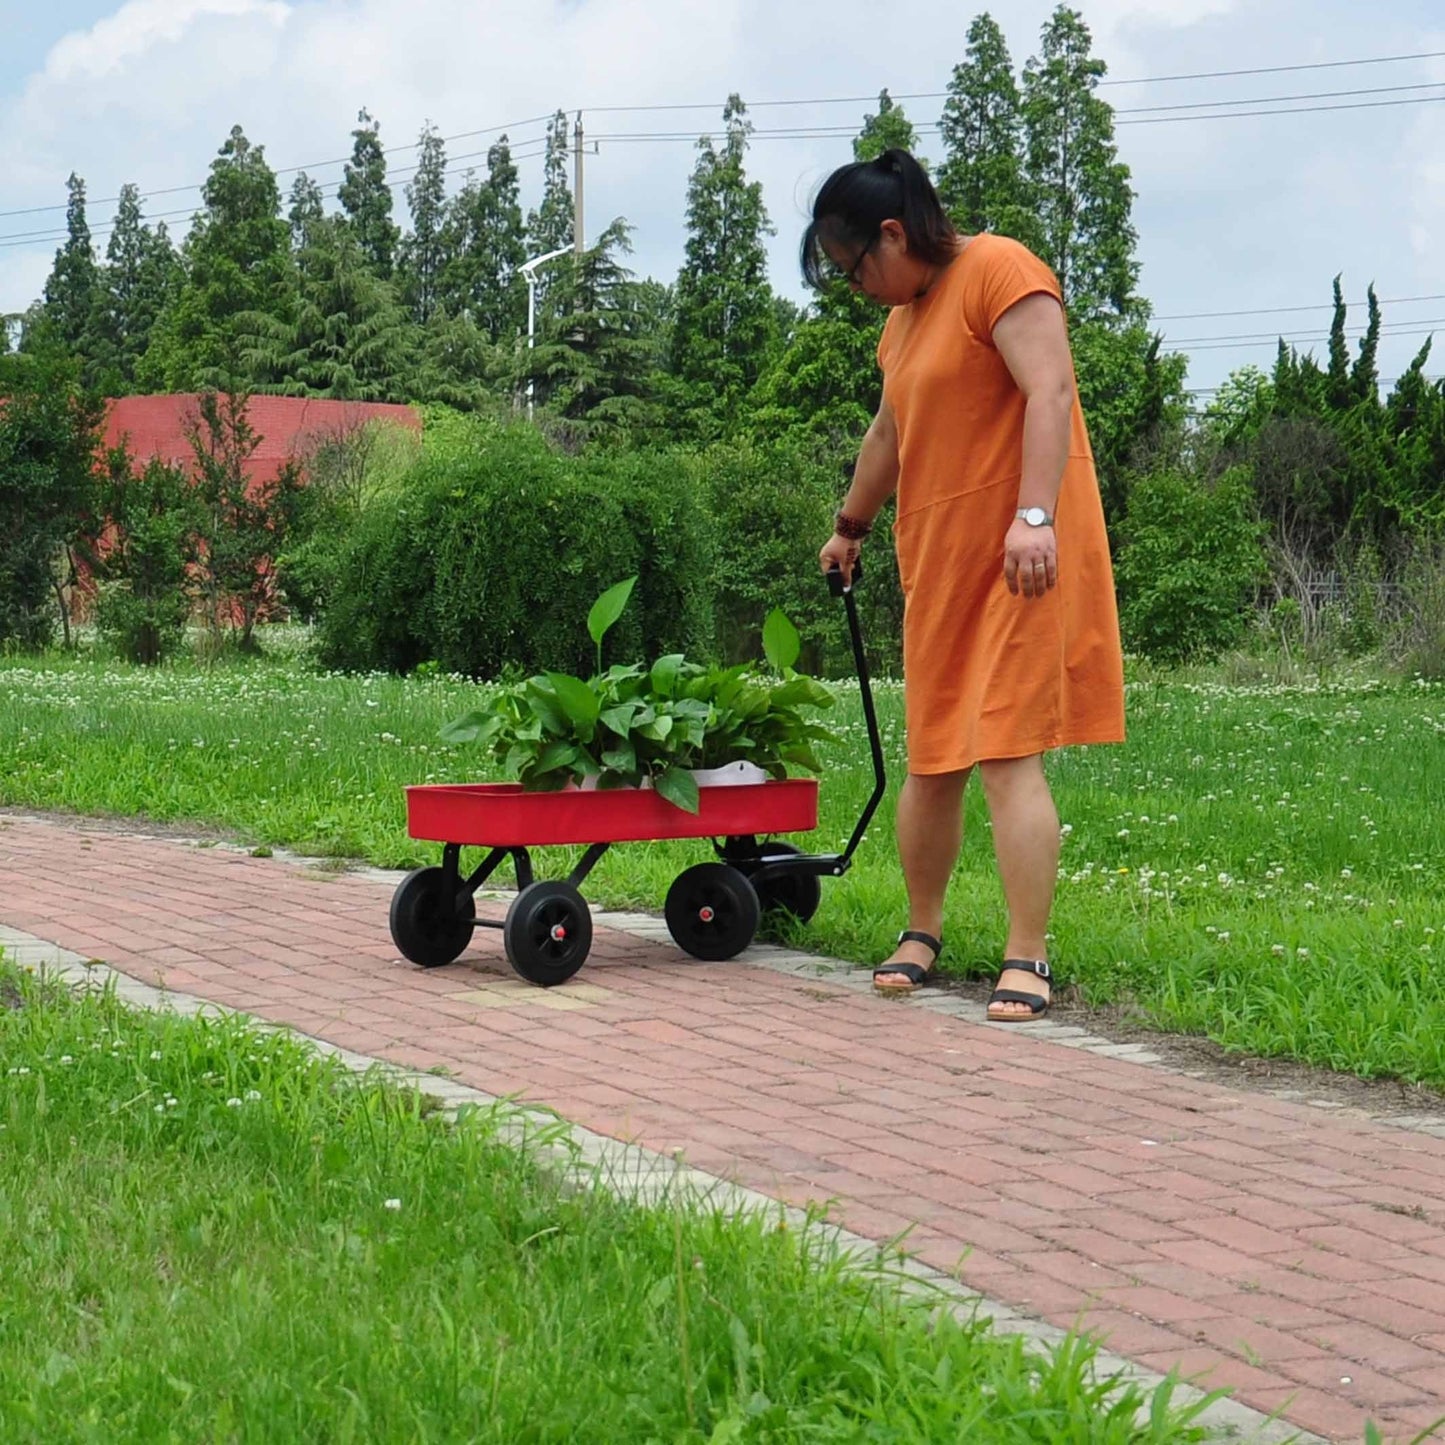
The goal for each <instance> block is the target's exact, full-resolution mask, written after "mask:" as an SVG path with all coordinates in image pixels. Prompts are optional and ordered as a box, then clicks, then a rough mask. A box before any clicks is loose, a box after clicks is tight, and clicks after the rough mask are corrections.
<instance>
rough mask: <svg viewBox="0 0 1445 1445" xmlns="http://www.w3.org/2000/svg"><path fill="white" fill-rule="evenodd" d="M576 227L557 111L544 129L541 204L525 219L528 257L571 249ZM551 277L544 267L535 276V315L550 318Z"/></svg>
mask: <svg viewBox="0 0 1445 1445" xmlns="http://www.w3.org/2000/svg"><path fill="white" fill-rule="evenodd" d="M576 223H577V216H576V207H575V206H574V204H573V201H572V192H571V190H570V189H569V188H568V185H567V117H566V116H565V115H564V114H563V113H562V112H561V111H560V110H559V111H558V112H557V114H556V115H554V116H553V117H552V123H551V125H550V126H548V128H547V158H546V161H545V162H544V165H543V172H542V203H541V205H540V206H538V207H537V209H536V210H535V211H530V212H528V215H527V253H528V255H532V256H545V255H546V254H547V253H548V252H549V251H559V250H561V249H562V248H563V247H565V246H570V245H571V244H572V241H573V237H574V235H575V227H576ZM552 287H553V276H552V273H551V272H550V271H548V270H547V269H546V268H545V267H544V268H543V269H542V270H541V271H540V272H539V273H538V275H537V314H538V315H539V316H546V315H548V314H549V307H550V304H551V302H550V297H551V294H552Z"/></svg>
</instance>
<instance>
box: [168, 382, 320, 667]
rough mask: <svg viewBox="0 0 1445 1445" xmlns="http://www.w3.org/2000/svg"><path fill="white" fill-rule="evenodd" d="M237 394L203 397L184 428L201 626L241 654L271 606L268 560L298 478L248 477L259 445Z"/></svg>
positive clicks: (289, 472) (275, 552) (292, 474)
mask: <svg viewBox="0 0 1445 1445" xmlns="http://www.w3.org/2000/svg"><path fill="white" fill-rule="evenodd" d="M249 403H250V397H249V396H248V395H247V394H246V393H244V392H233V393H226V394H218V393H216V392H207V393H205V394H204V395H202V397H201V398H200V402H199V405H198V407H197V410H196V413H195V415H194V416H193V417H192V418H191V420H190V424H189V426H188V428H187V439H188V440H189V442H190V445H191V451H192V454H193V455H194V457H195V470H196V475H195V499H196V503H197V507H198V517H199V522H198V532H199V536H200V545H199V548H198V552H199V555H200V565H199V572H198V581H199V588H200V593H201V597H202V599H203V601H204V604H205V616H206V622H207V625H208V626H209V627H210V628H211V630H212V633H213V635H214V636H216V637H217V638H220V637H223V636H224V635H226V634H227V633H228V632H232V633H234V634H235V636H236V641H237V645H238V646H239V647H240V648H241V650H242V651H250V650H251V649H253V648H254V646H255V644H254V642H253V640H252V633H253V631H254V629H255V626H256V622H257V619H258V618H259V617H260V616H261V614H262V612H263V611H264V610H265V609H266V608H267V607H268V606H270V605H272V604H273V603H274V601H275V598H276V589H277V575H276V569H275V566H274V560H273V559H275V558H276V557H278V556H280V555H281V554H282V553H283V552H284V550H285V548H286V543H287V539H288V536H289V533H290V530H291V525H292V522H293V520H294V518H295V515H296V509H297V506H298V504H299V498H300V493H301V487H302V482H301V471H300V468H299V467H298V466H297V465H296V463H295V462H294V461H293V462H287V463H286V464H285V465H284V466H282V467H281V468H280V470H279V471H278V472H277V473H276V475H275V476H274V477H269V478H268V477H264V476H260V475H255V476H253V475H252V465H251V464H252V458H253V457H254V456H255V453H256V448H257V447H258V446H259V445H260V444H261V438H260V436H259V435H258V434H257V432H256V431H255V429H254V428H253V427H252V426H251V424H250V422H249V420H248V419H247V415H246V412H247V407H248V405H249Z"/></svg>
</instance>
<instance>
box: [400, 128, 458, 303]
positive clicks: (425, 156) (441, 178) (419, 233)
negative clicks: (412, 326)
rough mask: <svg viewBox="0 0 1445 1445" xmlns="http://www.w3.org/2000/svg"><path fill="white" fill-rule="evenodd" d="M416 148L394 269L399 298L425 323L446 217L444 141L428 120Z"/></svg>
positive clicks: (436, 278) (434, 298)
mask: <svg viewBox="0 0 1445 1445" xmlns="http://www.w3.org/2000/svg"><path fill="white" fill-rule="evenodd" d="M418 151H419V153H418V157H417V170H416V174H415V175H414V176H413V177H412V178H411V180H409V181H408V182H407V185H406V203H407V205H408V206H409V207H410V208H411V233H410V234H409V235H408V236H407V237H406V238H405V240H403V241H402V243H401V247H400V254H399V257H398V268H397V269H398V271H399V273H400V275H399V279H400V281H401V294H402V299H403V300H404V301H405V303H406V304H407V306H408V307H410V309H411V314H412V317H413V319H414V320H415V321H417V322H418V323H419V324H420V325H423V326H425V325H426V323H427V322H428V321H429V320H430V319H431V316H432V313H433V312H434V311H435V310H436V309H437V286H438V283H439V281H440V278H441V270H442V263H443V261H444V260H445V250H444V247H443V240H442V230H443V228H444V226H445V225H446V219H447V151H446V145H445V143H444V142H443V141H442V138H441V134H440V133H439V132H438V130H437V128H436V127H435V126H434V125H432V124H431V123H430V122H428V123H427V124H426V125H425V126H424V127H423V128H422V133H421V144H420V146H419V148H418Z"/></svg>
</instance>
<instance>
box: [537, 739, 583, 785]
mask: <svg viewBox="0 0 1445 1445" xmlns="http://www.w3.org/2000/svg"><path fill="white" fill-rule="evenodd" d="M581 757H582V749H581V748H579V747H578V746H577V745H576V743H569V742H564V741H563V740H562V739H561V738H556V739H554V740H553V741H552V742H550V743H548V744H547V745H546V746H545V747H544V748H543V749H542V751H541V752H540V753H538V754H537V761H536V762H535V763H534V764H533V765H532V772H533V775H534V776H535V775H536V774H538V773H550V772H553V771H555V770H556V769H558V768H567V769H570V768H571V766H572V764H573V763H575V762H577V761H579V760H580V759H581Z"/></svg>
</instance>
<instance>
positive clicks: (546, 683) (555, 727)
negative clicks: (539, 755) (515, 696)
mask: <svg viewBox="0 0 1445 1445" xmlns="http://www.w3.org/2000/svg"><path fill="white" fill-rule="evenodd" d="M527 706H528V707H529V708H530V709H531V711H532V714H533V716H534V717H535V718H536V719H537V720H538V721H539V722H540V723H541V725H542V726H543V727H544V728H546V730H547V731H548V732H549V733H552V734H554V735H555V736H557V737H565V736H566V735H567V734H568V733H569V732H571V730H572V727H571V723H570V722H569V721H568V718H567V710H566V708H565V707H563V706H562V699H561V698H560V697H558V696H557V689H556V688H555V687H554V686H553V685H552V683H551V681H550V680H549V679H547V678H542V677H534V678H532V679H531V680H530V681H529V682H528V683H527ZM519 731H520V729H519ZM539 735H540V734H539Z"/></svg>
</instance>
